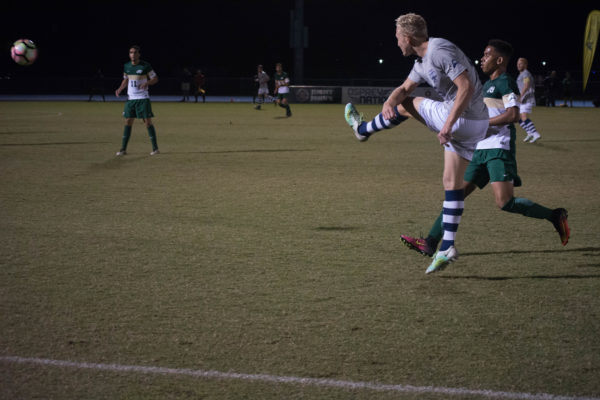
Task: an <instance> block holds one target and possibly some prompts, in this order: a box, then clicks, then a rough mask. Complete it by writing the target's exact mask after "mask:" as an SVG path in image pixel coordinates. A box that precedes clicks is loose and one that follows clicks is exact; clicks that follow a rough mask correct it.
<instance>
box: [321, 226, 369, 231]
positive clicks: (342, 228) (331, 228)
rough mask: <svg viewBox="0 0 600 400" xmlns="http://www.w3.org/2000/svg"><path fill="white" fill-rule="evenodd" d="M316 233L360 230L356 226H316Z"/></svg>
mask: <svg viewBox="0 0 600 400" xmlns="http://www.w3.org/2000/svg"><path fill="white" fill-rule="evenodd" d="M314 229H315V230H316V231H324V232H344V231H355V230H357V229H360V228H358V227H356V226H317V227H316V228H314Z"/></svg>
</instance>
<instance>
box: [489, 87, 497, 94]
mask: <svg viewBox="0 0 600 400" xmlns="http://www.w3.org/2000/svg"><path fill="white" fill-rule="evenodd" d="M495 91H496V86H490V88H489V89H488V90H487V93H489V94H492V93H494V92H495Z"/></svg>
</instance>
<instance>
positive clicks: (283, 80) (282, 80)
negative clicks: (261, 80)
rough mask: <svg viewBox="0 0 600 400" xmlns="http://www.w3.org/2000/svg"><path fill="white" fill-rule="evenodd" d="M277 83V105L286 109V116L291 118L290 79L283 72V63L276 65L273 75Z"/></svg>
mask: <svg viewBox="0 0 600 400" xmlns="http://www.w3.org/2000/svg"><path fill="white" fill-rule="evenodd" d="M273 80H274V81H275V94H276V95H277V104H279V107H282V108H285V116H286V117H291V116H292V111H291V110H290V105H289V104H288V96H289V93H290V87H289V85H290V77H289V76H288V74H287V72H284V71H283V66H282V65H281V63H277V64H275V74H274V75H273Z"/></svg>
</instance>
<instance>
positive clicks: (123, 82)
mask: <svg viewBox="0 0 600 400" xmlns="http://www.w3.org/2000/svg"><path fill="white" fill-rule="evenodd" d="M128 82H129V79H127V78H125V79H123V81H122V82H121V85H120V86H119V87H118V88H117V90H115V96H117V97H119V95H120V94H121V92H122V91H123V89H125V88H126V87H127V83H128Z"/></svg>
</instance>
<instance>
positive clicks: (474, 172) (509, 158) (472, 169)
mask: <svg viewBox="0 0 600 400" xmlns="http://www.w3.org/2000/svg"><path fill="white" fill-rule="evenodd" d="M464 180H465V181H466V182H472V183H474V184H475V185H477V187H478V188H479V189H483V188H484V187H485V185H487V184H488V182H512V183H513V185H514V186H521V178H519V175H517V160H516V159H515V156H514V155H513V154H512V153H511V152H510V151H509V150H504V149H483V150H475V153H473V159H472V160H471V162H470V163H469V165H468V166H467V170H466V171H465V176H464Z"/></svg>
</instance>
